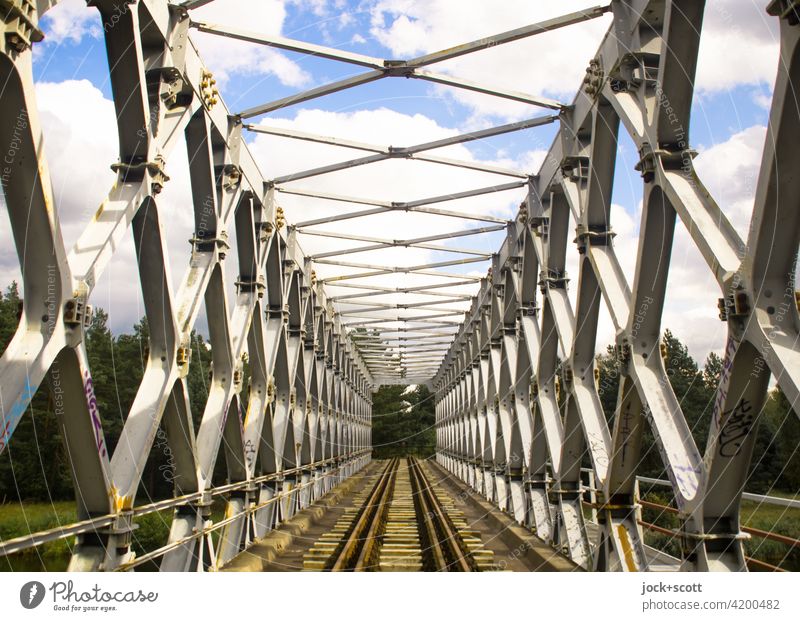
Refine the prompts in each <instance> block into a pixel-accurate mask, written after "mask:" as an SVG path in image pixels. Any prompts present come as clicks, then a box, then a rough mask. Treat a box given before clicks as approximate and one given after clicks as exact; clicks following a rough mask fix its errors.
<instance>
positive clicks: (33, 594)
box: [19, 580, 44, 610]
mask: <svg viewBox="0 0 800 621" xmlns="http://www.w3.org/2000/svg"><path fill="white" fill-rule="evenodd" d="M43 599H44V585H43V584H42V583H41V582H37V581H36V580H32V581H31V582H26V583H25V584H23V585H22V588H21V589H20V590H19V603H20V604H22V606H23V608H27V609H28V610H30V609H32V608H36V607H37V606H38V605H39V604H41V603H42V600H43Z"/></svg>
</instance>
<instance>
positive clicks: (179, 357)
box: [175, 345, 192, 367]
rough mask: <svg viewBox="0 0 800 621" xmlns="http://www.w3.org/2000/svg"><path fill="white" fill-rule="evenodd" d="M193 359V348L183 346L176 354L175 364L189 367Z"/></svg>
mask: <svg viewBox="0 0 800 621" xmlns="http://www.w3.org/2000/svg"><path fill="white" fill-rule="evenodd" d="M191 359H192V348H191V347H189V346H188V345H181V346H180V347H178V351H177V353H176V354H175V362H176V363H177V364H178V366H179V367H185V366H188V365H189V362H190V361H191Z"/></svg>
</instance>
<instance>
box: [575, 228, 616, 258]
mask: <svg viewBox="0 0 800 621" xmlns="http://www.w3.org/2000/svg"><path fill="white" fill-rule="evenodd" d="M616 236H617V234H616V233H615V232H614V231H613V230H612V229H611V228H609V227H607V226H605V225H604V224H590V225H589V226H588V227H587V226H585V225H583V224H579V225H578V226H577V227H575V239H574V240H573V241H574V243H575V244H576V245H577V246H578V252H580V253H581V254H583V253H584V252H586V248H587V247H589V246H610V245H611V244H612V240H613V239H614V238H615V237H616Z"/></svg>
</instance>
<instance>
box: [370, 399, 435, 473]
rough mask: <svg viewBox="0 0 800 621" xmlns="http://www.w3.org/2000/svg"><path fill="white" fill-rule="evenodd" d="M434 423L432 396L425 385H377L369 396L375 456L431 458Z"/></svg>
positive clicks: (433, 443) (433, 442) (379, 457)
mask: <svg viewBox="0 0 800 621" xmlns="http://www.w3.org/2000/svg"><path fill="white" fill-rule="evenodd" d="M434 422H435V404H434V399H433V394H432V393H431V392H430V390H428V388H427V387H426V386H424V385H418V386H414V387H412V388H409V387H408V386H381V387H380V388H379V389H378V390H377V392H375V393H373V395H372V444H373V446H374V455H375V457H376V458H378V459H385V458H387V457H395V456H402V455H419V456H422V457H427V456H430V455H432V454H433V453H434V452H435V450H436V430H435V428H434Z"/></svg>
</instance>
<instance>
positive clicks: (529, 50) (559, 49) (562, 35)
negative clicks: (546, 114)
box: [371, 0, 610, 118]
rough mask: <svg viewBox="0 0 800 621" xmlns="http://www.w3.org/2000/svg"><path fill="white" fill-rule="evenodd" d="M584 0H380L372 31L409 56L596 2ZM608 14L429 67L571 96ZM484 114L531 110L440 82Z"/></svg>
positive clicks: (498, 84) (513, 87) (518, 114)
mask: <svg viewBox="0 0 800 621" xmlns="http://www.w3.org/2000/svg"><path fill="white" fill-rule="evenodd" d="M594 4H596V3H592V2H587V1H586V0H564V1H562V2H557V3H555V2H547V3H545V2H528V1H526V0H508V1H506V2H502V3H488V2H479V1H477V0H466V1H459V0H379V1H378V2H376V3H375V4H374V6H373V8H372V28H371V33H372V35H373V36H374V37H375V38H376V39H377V40H378V41H379V42H380V43H382V44H383V45H384V46H385V47H387V48H388V49H389V50H390V51H391V52H392V53H393V54H394V55H395V56H397V57H404V58H408V57H412V56H416V55H420V54H424V53H428V52H433V51H436V50H440V49H446V48H448V47H451V46H453V45H457V44H459V43H464V42H467V41H471V40H475V39H480V38H481V37H485V36H488V35H494V34H497V33H500V32H504V31H506V30H512V29H514V28H519V27H520V26H521V25H523V24H530V23H535V22H539V21H542V20H544V19H549V18H552V17H556V16H558V15H562V14H565V13H569V12H571V11H575V10H579V9H582V8H587V7H589V6H593V5H594ZM609 23H610V18H609V17H608V16H604V17H601V18H599V19H595V20H591V21H589V22H584V23H582V24H577V25H573V26H570V27H568V28H564V29H561V30H557V31H554V32H549V33H545V34H541V35H537V36H534V37H530V38H528V39H523V40H520V41H516V42H513V43H508V44H505V45H500V46H497V47H493V48H489V49H487V50H483V51H481V52H477V53H475V54H470V55H467V56H462V57H460V58H456V59H453V60H450V61H447V62H445V63H440V64H437V65H433V66H431V70H435V71H443V72H448V73H453V74H454V75H457V76H458V77H461V78H464V79H470V80H474V81H478V82H481V83H482V84H486V85H488V86H493V87H497V88H504V89H510V90H516V91H523V92H528V93H533V94H543V93H546V94H549V95H551V96H557V97H560V98H561V99H562V100H564V101H566V102H569V101H571V99H572V96H573V95H574V93H575V91H576V90H577V88H578V86H579V85H580V81H581V79H582V78H583V75H584V73H585V68H586V64H587V62H588V60H589V59H590V58H591V57H592V56H594V53H595V51H596V49H597V46H598V45H599V43H600V40H601V39H602V37H603V34H604V33H605V31H606V30H607V28H608V25H609ZM436 91H437V92H439V93H447V96H449V97H453V98H454V99H455V100H456V101H459V102H461V103H463V104H465V105H467V106H468V107H470V108H472V109H474V110H475V112H476V113H479V114H482V115H483V114H491V115H496V116H501V117H514V118H518V117H522V116H525V115H530V113H531V108H530V106H526V105H523V104H518V103H514V102H511V101H507V100H500V99H496V98H493V97H489V96H486V95H478V94H474V93H469V92H467V91H461V90H454V89H450V88H444V87H441V88H440V87H436Z"/></svg>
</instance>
